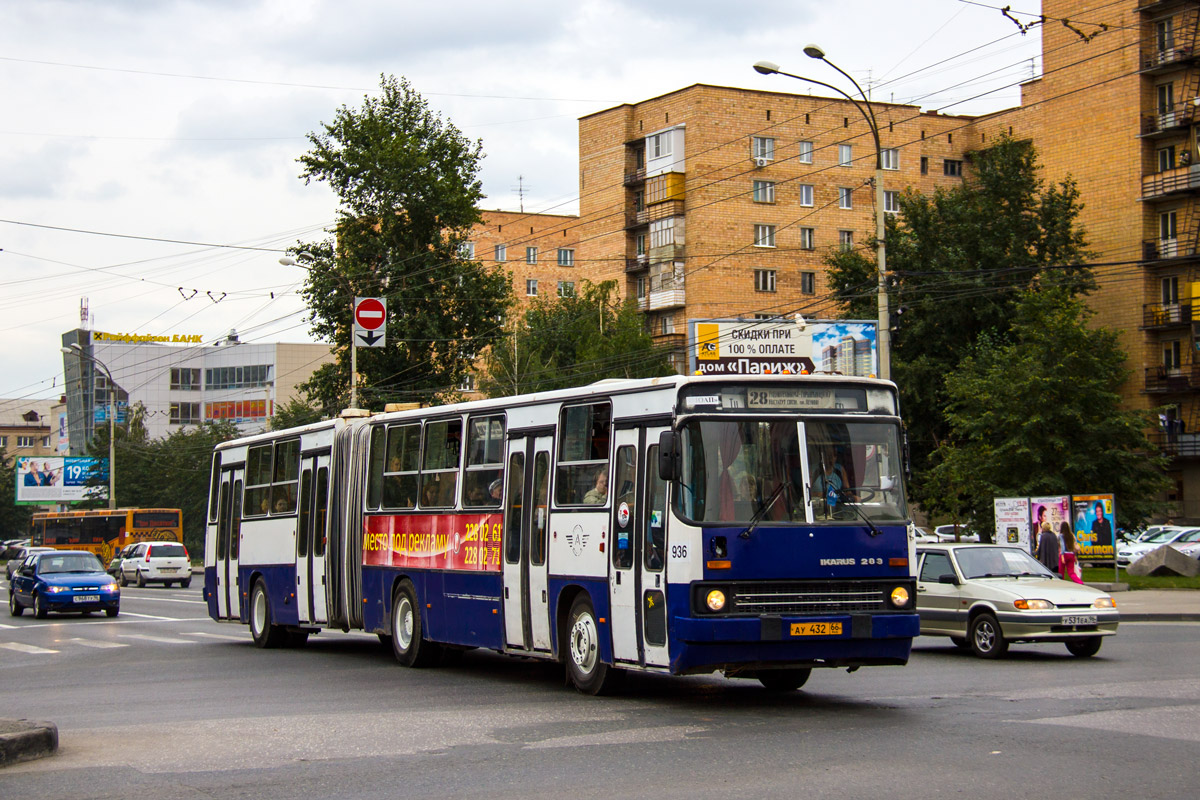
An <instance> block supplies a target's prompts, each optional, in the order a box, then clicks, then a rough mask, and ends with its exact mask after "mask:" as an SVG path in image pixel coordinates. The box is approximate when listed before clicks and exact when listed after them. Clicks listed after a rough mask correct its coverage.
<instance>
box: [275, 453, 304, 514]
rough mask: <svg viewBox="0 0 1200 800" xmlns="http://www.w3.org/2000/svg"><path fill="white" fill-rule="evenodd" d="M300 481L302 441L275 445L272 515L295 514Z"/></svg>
mask: <svg viewBox="0 0 1200 800" xmlns="http://www.w3.org/2000/svg"><path fill="white" fill-rule="evenodd" d="M299 481H300V440H299V439H291V440H289V441H286V442H279V443H278V444H276V445H275V475H274V480H273V484H274V485H273V487H272V491H271V513H273V514H294V513H295V511H296V489H297V487H298V486H299Z"/></svg>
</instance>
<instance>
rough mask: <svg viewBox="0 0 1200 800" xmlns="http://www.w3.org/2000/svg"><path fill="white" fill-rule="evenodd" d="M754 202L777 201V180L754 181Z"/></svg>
mask: <svg viewBox="0 0 1200 800" xmlns="http://www.w3.org/2000/svg"><path fill="white" fill-rule="evenodd" d="M754 202H756V203H774V202H775V181H755V182H754Z"/></svg>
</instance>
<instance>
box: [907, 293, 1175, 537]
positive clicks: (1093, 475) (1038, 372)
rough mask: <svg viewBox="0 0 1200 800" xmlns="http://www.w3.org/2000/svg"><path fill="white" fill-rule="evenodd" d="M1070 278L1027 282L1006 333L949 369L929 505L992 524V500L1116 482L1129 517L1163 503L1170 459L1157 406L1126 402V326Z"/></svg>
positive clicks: (984, 340) (1135, 519)
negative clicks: (1154, 416)
mask: <svg viewBox="0 0 1200 800" xmlns="http://www.w3.org/2000/svg"><path fill="white" fill-rule="evenodd" d="M1090 315H1091V312H1090V311H1089V310H1088V309H1087V307H1086V306H1085V305H1084V303H1083V301H1082V300H1081V299H1079V298H1077V297H1072V296H1071V295H1070V294H1069V292H1068V291H1066V290H1064V289H1063V288H1061V287H1056V288H1050V289H1041V290H1032V291H1028V292H1024V293H1022V294H1021V296H1020V298H1019V299H1018V301H1017V303H1016V305H1015V307H1014V309H1013V320H1012V326H1011V329H1010V331H1009V333H1008V334H1007V335H1004V336H999V335H991V334H986V335H984V336H983V337H981V339H980V341H979V342H978V344H977V345H976V346H975V347H974V348H973V349H972V351H971V353H970V354H969V355H967V356H966V357H965V358H963V360H962V362H961V363H960V364H959V366H958V367H957V368H956V369H955V370H954V371H953V372H951V373H950V374H949V375H948V376H947V377H946V391H947V395H948V400H949V403H948V406H947V408H946V422H947V425H948V437H947V441H946V442H945V443H944V444H943V445H942V446H941V447H940V448H938V450H937V451H936V452H935V453H934V461H935V462H936V466H934V467H933V469H932V470H931V471H930V474H929V483H930V486H931V488H936V491H931V492H930V500H929V501H928V502H927V510H930V511H941V512H949V513H952V514H955V515H956V516H958V515H962V516H963V517H966V518H973V519H975V520H976V521H977V522H979V523H982V524H980V527H981V528H983V529H985V530H991V528H992V526H991V525H989V524H988V521H990V520H992V499H993V498H994V497H1022V496H1030V495H1053V494H1070V493H1073V492H1109V491H1111V492H1113V494H1114V495H1115V498H1116V505H1117V512H1118V514H1120V521H1121V523H1122V524H1124V525H1137V524H1140V523H1141V522H1142V521H1144V520H1145V519H1146V518H1147V517H1148V516H1150V514H1152V513H1153V512H1155V511H1161V508H1160V507H1159V504H1158V502H1157V496H1158V494H1159V493H1160V492H1161V491H1162V490H1164V489H1165V488H1166V485H1167V483H1168V481H1167V478H1166V476H1165V474H1164V473H1163V468H1164V467H1165V464H1166V461H1165V459H1164V458H1162V457H1161V456H1158V455H1155V454H1154V452H1155V451H1154V448H1153V447H1152V446H1151V443H1150V442H1149V441H1148V440H1147V438H1146V431H1147V429H1148V426H1149V425H1150V424H1151V420H1150V414H1148V413H1145V412H1139V411H1126V410H1122V408H1121V397H1120V394H1119V391H1120V386H1121V383H1122V381H1124V380H1125V377H1126V376H1127V374H1128V370H1127V369H1126V367H1125V354H1124V353H1123V352H1122V351H1121V348H1120V344H1119V341H1118V334H1117V333H1116V332H1115V331H1112V330H1109V329H1107V328H1093V327H1089V326H1088V324H1087V320H1088V318H1089V317H1090Z"/></svg>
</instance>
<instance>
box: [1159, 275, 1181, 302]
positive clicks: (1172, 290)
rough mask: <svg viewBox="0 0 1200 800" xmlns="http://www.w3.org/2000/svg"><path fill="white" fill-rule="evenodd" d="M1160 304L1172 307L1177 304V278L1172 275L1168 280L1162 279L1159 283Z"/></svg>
mask: <svg viewBox="0 0 1200 800" xmlns="http://www.w3.org/2000/svg"><path fill="white" fill-rule="evenodd" d="M1161 289H1162V303H1163V305H1164V306H1173V305H1175V304H1177V303H1178V302H1179V276H1178V275H1172V276H1170V277H1169V278H1163V279H1162V283H1161Z"/></svg>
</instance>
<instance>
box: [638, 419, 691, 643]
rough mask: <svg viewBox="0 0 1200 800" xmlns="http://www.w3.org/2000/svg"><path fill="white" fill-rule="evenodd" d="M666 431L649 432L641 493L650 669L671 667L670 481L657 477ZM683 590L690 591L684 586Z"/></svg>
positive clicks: (643, 605) (644, 632)
mask: <svg viewBox="0 0 1200 800" xmlns="http://www.w3.org/2000/svg"><path fill="white" fill-rule="evenodd" d="M664 430H666V428H651V429H649V430H647V431H646V433H645V435H646V441H647V442H653V444H650V445H649V446H648V447H646V448H645V453H646V458H645V460H644V461H643V462H642V474H643V475H645V480H644V481H643V482H642V485H643V486H644V489H643V492H642V495H641V496H642V498H643V499H642V504H641V505H642V510H643V515H642V516H640V517H639V518H638V519H639V520H640V522H639V525H640V528H639V530H640V532H641V535H640V537H639V539H640V540H641V544H642V549H641V553H640V558H639V559H638V562H639V566H638V569H639V570H640V572H641V581H640V583H641V585H640V587H639V588H640V595H641V601H640V608H639V617H640V619H639V622H640V624H641V643H642V649H643V653H644V656H645V660H644V662H643V663H645V664H646V665H647V666H653V667H666V666H669V665H670V654H669V653H668V652H667V578H666V574H665V571H664V565H665V564H666V563H667V547H669V546H670V543H669V542H668V541H667V534H668V530H667V519H668V514H667V503H668V497H667V482H666V481H664V480H663V479H662V478H660V477H659V476H658V435H659V434H660V433H661V432H662V431H664ZM681 591H687V587H686V586H685V587H683V588H682V589H681Z"/></svg>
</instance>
